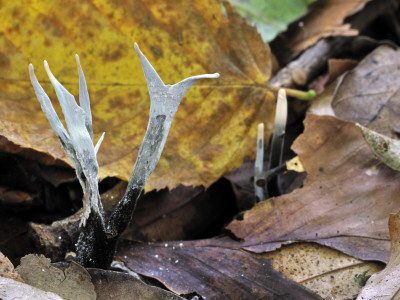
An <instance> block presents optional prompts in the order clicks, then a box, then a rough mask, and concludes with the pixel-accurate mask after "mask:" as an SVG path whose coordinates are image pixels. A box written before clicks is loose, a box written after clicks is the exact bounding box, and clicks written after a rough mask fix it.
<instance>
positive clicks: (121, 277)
mask: <svg viewBox="0 0 400 300" xmlns="http://www.w3.org/2000/svg"><path fill="white" fill-rule="evenodd" d="M88 272H89V273H90V276H91V277H92V281H93V284H94V286H95V288H96V293H97V298H96V300H109V299H113V300H137V299H140V300H155V299H157V300H184V298H182V297H179V296H177V295H175V294H173V293H171V292H168V291H166V290H164V289H161V288H158V287H155V286H151V285H148V284H145V283H144V282H143V281H141V280H139V279H137V278H134V277H133V276H130V275H128V274H126V273H122V272H115V271H110V270H101V269H88Z"/></svg>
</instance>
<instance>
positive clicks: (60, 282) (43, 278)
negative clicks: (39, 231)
mask: <svg viewBox="0 0 400 300" xmlns="http://www.w3.org/2000/svg"><path fill="white" fill-rule="evenodd" d="M16 270H17V272H18V273H19V274H20V275H21V277H22V279H23V280H24V281H25V282H26V283H27V284H30V285H32V286H34V287H37V288H39V289H42V290H44V291H49V292H54V293H56V294H58V295H60V296H62V297H63V298H64V299H71V300H72V299H85V300H86V299H87V300H89V299H96V292H95V290H94V285H93V283H92V281H91V277H90V275H89V273H88V272H87V271H86V269H85V268H83V267H81V266H80V265H78V264H76V263H74V262H72V263H71V265H70V266H69V267H68V268H67V269H65V270H61V269H59V268H56V267H53V266H51V265H50V259H48V258H46V257H44V256H43V255H41V256H39V255H35V254H29V255H27V256H24V257H23V258H21V264H20V265H19V266H18V267H17V268H16Z"/></svg>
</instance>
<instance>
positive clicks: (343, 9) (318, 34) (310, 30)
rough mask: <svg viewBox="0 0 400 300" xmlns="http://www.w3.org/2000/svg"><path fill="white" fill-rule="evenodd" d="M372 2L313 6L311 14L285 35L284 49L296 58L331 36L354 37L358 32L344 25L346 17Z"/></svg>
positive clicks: (331, 1)
mask: <svg viewBox="0 0 400 300" xmlns="http://www.w3.org/2000/svg"><path fill="white" fill-rule="evenodd" d="M369 1H370V0H359V1H343V0H324V1H318V2H317V3H315V4H314V5H313V6H311V9H312V10H311V12H310V13H309V14H308V15H307V16H306V17H304V18H303V19H302V20H301V23H300V22H298V23H297V26H296V28H294V27H292V28H291V30H289V32H287V33H286V34H284V37H285V44H284V47H285V48H288V49H290V51H292V52H293V53H294V54H293V56H295V55H296V54H297V53H299V52H300V51H302V50H304V49H306V48H308V47H310V46H312V45H314V44H315V43H316V42H317V41H318V40H319V39H321V38H324V37H331V36H354V35H357V34H358V31H357V30H355V29H351V28H350V24H346V23H344V20H345V18H346V17H348V16H351V15H353V14H355V13H356V12H358V11H360V10H362V9H363V8H364V6H365V4H366V3H367V2H369Z"/></svg>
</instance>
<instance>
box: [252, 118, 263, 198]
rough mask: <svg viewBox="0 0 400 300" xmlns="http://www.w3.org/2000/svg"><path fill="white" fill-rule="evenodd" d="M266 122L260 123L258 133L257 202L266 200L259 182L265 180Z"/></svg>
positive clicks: (255, 188) (255, 175)
mask: <svg viewBox="0 0 400 300" xmlns="http://www.w3.org/2000/svg"><path fill="white" fill-rule="evenodd" d="M263 167H264V123H260V124H258V133H257V154H256V160H255V164H254V192H255V196H256V203H257V202H260V201H263V200H264V188H263V187H260V186H259V185H258V184H257V182H259V181H260V180H264V176H263Z"/></svg>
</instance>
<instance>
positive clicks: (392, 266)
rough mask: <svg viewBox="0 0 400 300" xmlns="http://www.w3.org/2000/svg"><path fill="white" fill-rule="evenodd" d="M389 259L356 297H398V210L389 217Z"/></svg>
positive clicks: (399, 215) (399, 218)
mask: <svg viewBox="0 0 400 300" xmlns="http://www.w3.org/2000/svg"><path fill="white" fill-rule="evenodd" d="M389 231H390V239H391V249H390V259H389V263H388V264H387V266H386V268H385V269H384V270H383V271H382V272H379V273H377V274H375V275H372V276H371V278H370V279H369V280H368V281H367V285H366V286H365V287H364V288H363V290H362V291H361V293H360V294H359V295H358V298H357V299H360V300H361V299H400V255H399V254H400V248H399V246H400V212H398V213H397V214H391V215H390V218H389Z"/></svg>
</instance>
